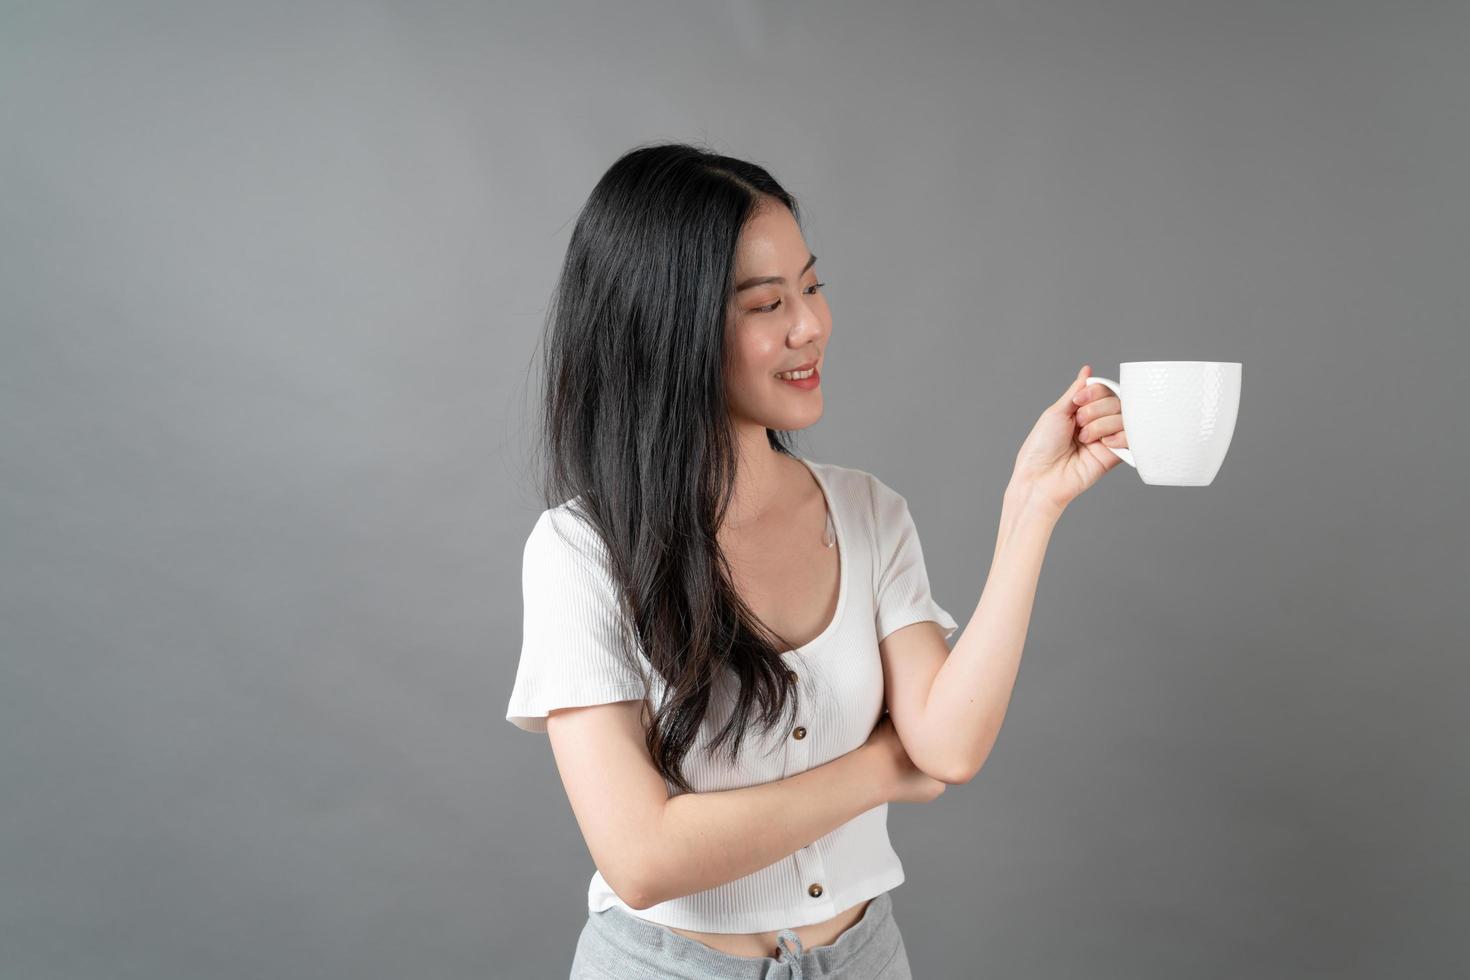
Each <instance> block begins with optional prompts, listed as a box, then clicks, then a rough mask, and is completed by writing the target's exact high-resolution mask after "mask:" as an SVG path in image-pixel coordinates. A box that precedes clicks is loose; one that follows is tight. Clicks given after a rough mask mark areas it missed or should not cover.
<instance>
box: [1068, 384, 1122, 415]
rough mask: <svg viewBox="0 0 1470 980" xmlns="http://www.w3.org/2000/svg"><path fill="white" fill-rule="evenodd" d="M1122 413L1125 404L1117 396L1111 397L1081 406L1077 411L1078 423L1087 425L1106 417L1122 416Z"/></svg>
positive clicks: (1094, 386) (1095, 386)
mask: <svg viewBox="0 0 1470 980" xmlns="http://www.w3.org/2000/svg"><path fill="white" fill-rule="evenodd" d="M1090 387H1093V388H1097V387H1101V386H1100V385H1091V386H1090ZM1122 412H1123V403H1122V402H1121V401H1119V400H1118V396H1117V395H1110V396H1108V397H1107V398H1099V399H1097V400H1096V401H1090V402H1087V403H1086V404H1084V405H1082V406H1080V407H1079V408H1078V409H1077V421H1078V422H1079V423H1082V424H1086V423H1088V422H1091V421H1092V420H1093V419H1100V418H1102V417H1103V416H1104V415H1120V414H1122Z"/></svg>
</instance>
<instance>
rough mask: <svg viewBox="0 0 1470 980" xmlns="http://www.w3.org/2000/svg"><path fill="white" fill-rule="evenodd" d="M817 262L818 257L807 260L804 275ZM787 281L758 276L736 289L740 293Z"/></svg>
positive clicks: (803, 269)
mask: <svg viewBox="0 0 1470 980" xmlns="http://www.w3.org/2000/svg"><path fill="white" fill-rule="evenodd" d="M815 261H817V257H816V256H815V255H813V256H812V257H811V258H809V259H807V260H806V265H804V266H802V267H801V273H802V275H805V274H806V270H808V269H810V268H811V267H812V263H813V262H815ZM785 281H786V279H785V277H784V276H757V277H756V278H754V279H747V280H745V281H744V282H742V283H740V284H739V285H738V286H736V287H735V291H736V292H737V293H739V292H743V291H744V290H747V289H749V288H750V287H751V286H764V285H765V284H766V283H768V282H780V283H784V282H785Z"/></svg>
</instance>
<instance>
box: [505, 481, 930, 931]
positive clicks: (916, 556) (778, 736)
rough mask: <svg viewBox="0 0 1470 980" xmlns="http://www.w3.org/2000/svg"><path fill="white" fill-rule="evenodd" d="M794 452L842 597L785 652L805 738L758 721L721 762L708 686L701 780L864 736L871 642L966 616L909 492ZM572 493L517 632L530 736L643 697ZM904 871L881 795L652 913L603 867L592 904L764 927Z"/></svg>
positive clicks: (719, 713)
mask: <svg viewBox="0 0 1470 980" xmlns="http://www.w3.org/2000/svg"><path fill="white" fill-rule="evenodd" d="M797 458H798V459H801V461H802V462H803V463H805V464H806V466H807V468H808V469H810V470H811V471H812V473H813V475H815V477H816V479H817V482H818V484H819V485H820V486H821V488H822V491H823V493H824V494H825V495H826V498H827V507H828V518H829V520H830V521H831V523H832V525H833V529H834V531H835V536H836V547H837V549H838V558H839V565H840V566H841V594H840V595H839V597H838V600H837V612H836V615H835V616H834V617H833V619H832V621H831V623H829V624H828V625H827V627H826V629H824V630H823V631H822V633H821V634H820V635H819V636H817V638H816V639H814V640H812V641H811V642H810V643H808V644H806V645H805V646H801V647H798V648H796V649H795V650H791V651H788V652H787V653H785V654H784V655H783V656H784V657H785V658H786V661H787V663H789V664H790V666H791V667H792V668H793V669H794V670H795V671H796V672H797V683H798V684H800V685H801V686H802V699H801V707H800V710H799V711H798V716H797V718H796V720H795V722H794V725H793V731H794V729H795V726H797V725H799V726H800V727H802V728H804V729H805V730H806V732H805V737H803V738H796V737H794V736H793V734H792V733H791V732H789V731H785V730H780V729H778V730H776V731H773V732H771V733H769V734H768V735H766V736H765V737H764V740H762V737H761V734H760V732H759V731H758V730H757V729H756V728H755V727H754V726H752V727H751V728H749V729H747V735H746V738H747V741H746V742H745V744H744V745H742V747H741V750H740V756H739V763H738V765H736V766H734V767H731V766H730V765H729V763H728V761H727V759H726V758H725V757H724V756H723V755H721V756H719V757H718V758H714V757H711V756H710V755H709V754H708V752H707V751H705V749H707V746H708V742H709V740H710V738H711V737H712V735H713V734H714V733H715V732H717V731H718V730H719V728H720V727H721V726H722V725H723V724H724V722H725V721H726V720H727V719H728V718H729V712H730V710H731V708H732V705H733V699H731V698H721V697H716V698H714V699H713V700H712V702H711V704H710V709H709V711H708V712H707V714H706V716H705V718H704V722H703V724H702V725H701V727H700V732H699V735H698V737H697V739H696V742H695V745H694V748H693V749H692V750H691V751H690V753H689V754H688V755H687V756H685V758H684V761H683V770H684V775H685V778H686V779H688V780H689V783H690V785H692V786H693V787H694V788H695V790H696V791H697V792H701V793H706V792H714V791H717V790H724V789H735V788H739V787H744V786H753V785H758V784H761V783H767V782H772V781H775V780H778V779H784V778H786V777H788V776H793V775H795V774H796V773H799V772H804V771H806V770H807V769H811V768H813V767H816V766H820V765H823V764H824V763H827V762H830V761H832V760H833V759H836V758H837V757H838V756H841V755H844V754H846V753H848V752H851V751H852V750H853V749H856V748H858V747H859V746H861V745H862V744H863V743H864V742H866V741H867V739H868V736H869V735H870V734H872V731H873V726H874V725H876V724H877V722H878V718H879V716H880V715H881V714H882V712H883V669H882V664H881V663H880V660H879V654H878V641H879V640H880V639H882V638H883V637H886V636H887V635H888V634H889V633H892V632H893V631H894V630H896V629H898V628H899V627H902V626H907V625H909V624H910V623H916V622H920V621H923V620H933V621H934V622H936V623H939V624H940V625H941V626H942V627H943V630H944V636H945V638H946V639H948V638H949V637H950V635H952V634H953V633H954V631H955V630H956V629H957V628H958V624H957V623H956V622H955V621H954V619H953V618H952V617H951V616H950V615H949V613H947V612H945V611H944V609H942V608H941V607H940V606H939V604H938V603H936V602H935V601H934V599H933V597H932V596H931V595H930V593H929V577H928V574H927V572H926V570H925V568H924V555H923V551H922V550H921V548H920V546H919V535H918V531H917V530H916V529H915V526H914V522H913V519H912V517H911V516H910V514H909V509H908V502H907V501H906V500H905V499H904V498H903V497H902V496H901V495H900V494H898V493H897V492H896V491H894V490H892V489H890V488H889V487H888V486H887V485H885V484H884V483H883V482H881V481H880V480H879V479H878V478H877V477H875V476H873V475H872V474H871V473H868V472H866V471H864V470H859V469H852V468H849V467H845V466H838V465H836V464H833V463H816V462H813V461H811V460H808V459H804V458H802V457H797ZM571 503H572V501H568V502H566V503H563V504H561V505H559V506H557V507H555V508H552V509H549V510H545V511H543V512H542V514H541V516H540V517H539V518H538V519H537V521H536V525H535V527H534V528H532V530H531V534H530V537H529V538H528V539H527V541H526V547H525V552H524V557H523V565H522V573H521V587H522V594H523V598H524V603H525V620H524V633H523V641H522V646H521V656H520V663H519V665H518V667H517V669H516V678H515V686H514V688H513V689H512V691H511V696H510V706H509V710H508V711H507V712H506V716H505V717H506V719H507V720H508V721H511V722H513V723H514V724H515V725H517V726H519V727H520V728H522V729H524V730H526V731H528V732H543V733H544V732H545V731H546V713H547V711H548V710H550V709H552V708H559V707H571V706H576V705H588V704H604V703H607V702H611V701H622V700H628V699H637V698H641V697H642V696H643V683H642V681H641V680H640V678H639V676H638V675H636V674H634V673H633V672H632V671H631V670H630V669H629V668H628V667H627V666H626V665H625V664H624V663H623V661H622V660H621V659H620V657H619V655H618V654H617V652H616V651H617V646H616V639H617V629H618V623H617V618H616V617H617V613H616V609H617V608H618V607H617V605H616V603H615V602H614V599H613V596H614V591H613V589H614V584H613V579H612V577H611V576H610V575H609V574H608V572H607V570H606V567H605V565H604V564H603V563H602V562H601V561H599V556H605V555H606V548H605V545H603V543H602V539H601V537H600V536H599V535H598V534H597V533H596V531H595V530H594V529H593V528H592V526H591V525H590V524H588V523H587V522H585V521H584V520H582V519H581V518H579V517H578V516H577V515H576V513H574V512H572V511H571V510H570V506H569V505H570V504H571ZM552 521H555V527H553V526H552V523H551V522H552ZM558 532H560V534H561V535H564V536H565V537H566V538H567V539H569V540H570V542H571V543H572V544H571V545H569V544H568V543H567V541H563V540H562V537H561V536H559V535H558ZM640 669H641V670H642V671H644V674H643V676H649V675H650V674H652V676H651V677H650V691H651V693H652V696H653V697H654V698H655V699H656V700H655V701H654V702H653V703H654V704H660V703H662V702H661V699H662V697H663V695H664V690H665V689H664V686H663V681H662V678H661V677H659V676H658V675H657V674H656V672H653V671H652V670H651V668H650V667H649V665H648V663H647V661H646V660H643V661H641V662H640ZM727 683H729V684H733V682H727ZM727 690H728V688H727ZM722 708H723V710H721V709H722ZM665 786H666V788H667V789H668V791H669V793H670V794H671V795H672V794H674V793H675V792H676V789H675V787H673V786H672V785H670V784H669V782H668V781H667V780H665ZM903 880H904V872H903V865H902V864H901V863H900V861H899V859H898V855H897V854H896V853H894V850H893V847H892V845H891V844H890V843H889V839H888V804H886V803H884V804H881V805H879V806H876V807H873V808H872V809H870V810H868V811H867V812H865V813H862V814H859V815H858V816H856V817H854V818H853V819H851V820H849V821H847V822H846V823H844V824H842V825H841V826H840V827H837V828H836V829H835V830H833V831H831V832H830V833H827V834H825V835H823V836H821V837H819V838H817V839H816V840H814V841H812V842H811V843H810V844H808V845H806V846H805V847H803V848H801V849H800V850H798V851H797V852H796V853H795V854H790V855H787V856H786V857H783V858H781V859H780V860H779V861H777V862H775V863H774V864H771V865H768V866H766V867H764V868H761V869H760V870H758V871H755V872H753V873H751V874H749V875H746V876H745V877H743V878H738V879H736V880H734V881H730V882H726V883H725V884H723V885H718V886H716V887H714V888H710V889H707V890H705V891H701V892H696V893H694V894H692V895H684V896H681V897H679V898H674V899H670V900H669V901H667V902H660V903H658V904H656V905H652V906H650V907H648V908H646V909H633V908H630V907H629V906H628V905H627V904H625V903H624V902H623V901H622V900H621V899H619V898H618V896H617V894H616V893H614V892H613V890H612V889H611V888H609V887H608V884H607V882H606V881H605V880H604V879H603V877H602V873H601V872H600V871H599V872H596V873H595V874H593V876H592V881H591V883H590V885H589V886H588V889H587V907H588V909H589V910H591V911H594V912H600V911H602V910H604V909H607V908H610V907H612V906H618V907H620V908H621V909H623V910H624V911H625V912H627V913H628V914H630V915H634V916H638V917H641V918H643V919H645V920H648V921H650V922H654V923H659V924H661V925H666V926H673V927H675V928H679V929H694V930H699V931H703V932H741V933H745V932H765V931H767V930H773V929H787V928H794V927H796V926H802V925H808V924H810V923H813V922H821V921H823V920H825V919H830V918H832V917H833V916H834V915H836V914H837V913H838V912H841V911H842V910H844V909H846V908H849V907H851V906H853V905H855V904H857V903H858V902H861V901H863V900H864V899H868V898H873V897H875V896H877V895H880V894H882V893H883V892H885V891H887V890H889V889H891V888H893V887H895V886H896V885H898V884H900V883H901V882H902V881H903Z"/></svg>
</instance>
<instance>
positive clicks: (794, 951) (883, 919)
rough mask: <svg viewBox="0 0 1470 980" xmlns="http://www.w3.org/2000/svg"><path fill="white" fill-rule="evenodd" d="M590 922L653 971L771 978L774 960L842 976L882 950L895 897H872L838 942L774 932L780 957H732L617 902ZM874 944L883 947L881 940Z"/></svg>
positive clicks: (733, 979) (795, 969) (794, 972)
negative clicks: (808, 944) (809, 941)
mask: <svg viewBox="0 0 1470 980" xmlns="http://www.w3.org/2000/svg"><path fill="white" fill-rule="evenodd" d="M589 917H590V922H591V926H592V928H593V929H595V930H596V931H597V934H598V936H599V937H600V938H601V939H602V940H603V941H604V942H606V943H608V944H609V945H610V946H613V947H614V948H616V949H617V950H618V953H619V955H620V956H621V957H626V959H627V961H628V962H630V963H632V964H637V965H638V966H640V967H643V968H644V969H646V970H648V971H649V972H650V974H653V975H657V974H658V971H660V970H666V971H670V972H672V973H674V974H675V975H679V976H682V975H684V971H680V970H678V969H677V967H676V966H675V964H680V965H683V966H684V968H685V970H686V971H687V972H688V973H689V974H690V975H695V976H705V975H708V976H710V977H719V978H721V980H747V978H751V980H759V978H764V977H768V976H770V973H769V972H768V971H769V969H770V965H771V962H772V960H775V961H776V962H778V963H782V964H790V966H791V968H792V969H791V976H792V977H793V978H802V977H813V976H815V977H826V976H829V975H830V976H840V975H841V971H843V970H844V969H845V968H847V967H850V966H853V965H854V964H856V965H863V964H865V963H866V962H867V961H868V960H870V959H871V958H872V957H873V956H874V955H875V954H876V953H878V952H882V951H883V950H876V949H873V948H870V947H871V946H872V945H873V943H874V941H875V939H876V938H877V937H879V936H882V935H883V934H884V933H885V932H891V931H892V930H893V928H894V926H893V898H892V897H891V896H890V895H889V894H888V892H881V893H879V894H878V895H876V896H874V898H873V900H872V901H870V902H869V903H868V907H867V908H866V909H864V910H863V914H862V918H860V919H858V920H857V921H856V922H854V923H853V924H852V925H851V926H849V927H848V928H847V929H846V930H845V931H844V932H843V933H842V934H841V935H839V936H838V937H837V940H836V941H835V942H832V943H828V944H827V945H825V946H816V947H813V948H812V949H803V947H802V943H801V940H800V938H799V937H798V936H797V935H796V933H795V931H794V930H791V929H783V930H781V931H780V933H778V936H777V942H778V944H779V949H778V950H773V952H779V954H780V955H778V956H765V957H751V956H734V955H732V954H730V953H726V952H723V951H721V950H718V949H714V948H713V947H710V946H706V945H705V944H704V943H701V942H698V941H696V940H693V939H690V938H689V937H688V936H681V935H679V934H678V933H677V932H674V931H673V930H672V929H669V928H667V927H665V926H662V925H660V924H659V923H657V922H650V921H648V920H647V919H640V918H638V916H636V915H633V914H631V913H629V912H628V911H627V910H625V909H623V908H620V907H618V906H616V905H614V906H612V907H611V908H608V909H605V910H603V911H601V912H592V913H589ZM878 945H880V946H883V945H885V944H884V943H883V942H882V941H881V940H879V941H878Z"/></svg>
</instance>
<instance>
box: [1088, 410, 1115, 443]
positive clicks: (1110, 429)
mask: <svg viewBox="0 0 1470 980" xmlns="http://www.w3.org/2000/svg"><path fill="white" fill-rule="evenodd" d="M1122 428H1123V416H1121V415H1104V416H1103V417H1102V418H1098V419H1093V420H1092V421H1091V422H1088V423H1087V424H1086V425H1084V426H1083V427H1082V429H1081V430H1080V431H1079V432H1078V433H1077V441H1078V442H1091V441H1092V440H1094V439H1100V438H1102V437H1103V436H1106V435H1111V434H1112V433H1114V432H1118V431H1119V430H1121V429H1122Z"/></svg>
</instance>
